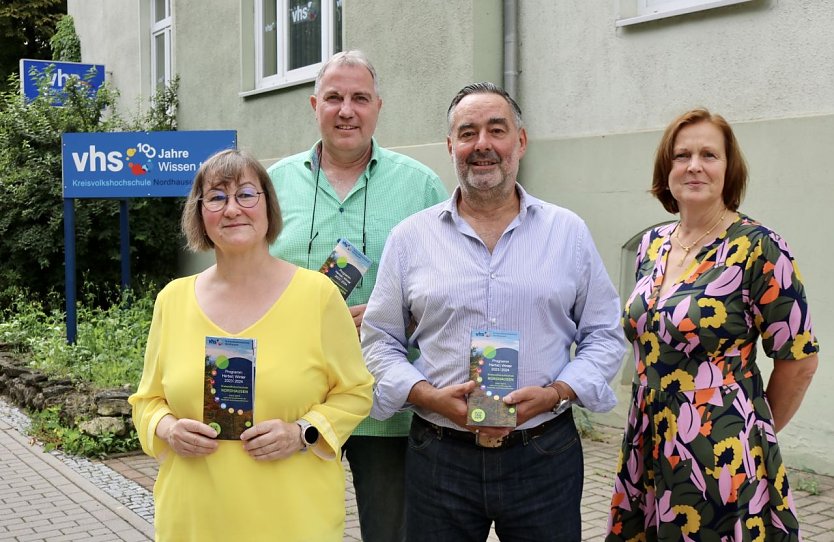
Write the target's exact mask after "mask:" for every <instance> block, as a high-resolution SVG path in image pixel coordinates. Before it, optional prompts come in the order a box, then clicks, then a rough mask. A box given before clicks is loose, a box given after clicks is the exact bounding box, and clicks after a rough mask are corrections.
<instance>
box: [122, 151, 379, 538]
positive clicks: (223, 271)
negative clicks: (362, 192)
mask: <svg viewBox="0 0 834 542" xmlns="http://www.w3.org/2000/svg"><path fill="white" fill-rule="evenodd" d="M182 225H183V231H184V233H185V236H186V239H187V242H188V246H189V248H190V249H191V250H193V251H200V250H211V249H214V251H215V255H216V261H217V263H216V265H214V266H212V267H210V268H208V269H206V270H205V271H203V272H202V273H199V274H197V275H194V276H189V277H184V278H180V279H177V280H174V281H172V282H171V283H170V284H168V285H167V286H166V287H165V288H164V289H163V290H162V291H161V292H160V293H159V296H158V297H157V300H156V305H155V307H154V315H153V322H152V323H151V329H150V334H149V336H148V344H147V350H146V352H145V366H144V372H143V374H142V380H141V382H140V383H139V388H138V390H137V391H136V393H135V394H133V395H132V396H131V398H130V403H131V404H132V405H133V420H134V423H135V425H136V428H137V431H138V432H139V440H140V441H141V443H142V448H143V449H144V451H145V453H147V454H148V455H151V456H153V457H156V458H157V459H158V460H159V461H160V470H159V475H158V478H157V481H156V485H155V486H154V502H155V510H156V519H155V528H156V539H157V540H160V541H169V540H176V541H200V542H206V541H213V540H218V541H220V540H223V541H229V540H246V541H248V542H256V541H260V540H270V541H273V540H282V541H289V542H292V541H302V540H304V541H316V542H323V541H334V542H337V541H338V542H340V541H341V540H342V537H343V531H344V517H345V510H344V492H345V489H344V473H343V471H342V466H341V463H340V461H338V457H339V454H338V451H339V450H340V448H341V445H342V443H343V442H344V441H345V439H346V438H347V437H348V436H349V435H350V433H351V431H352V430H353V428H354V427H355V426H356V425H357V424H359V422H360V421H361V420H362V419H364V418H365V417H366V416H367V415H368V413H369V411H370V407H371V385H372V381H373V379H372V377H371V375H370V374H369V373H368V371H367V369H366V368H365V364H364V362H363V360H362V355H361V352H360V349H359V344H358V342H357V341H356V329H355V327H354V325H353V321H352V320H351V317H350V313H349V312H348V309H347V306H346V305H345V302H344V301H343V300H342V297H341V295H340V294H339V292H338V290H337V289H336V287H335V286H334V285H333V284H332V283H331V282H330V281H329V279H327V278H326V277H325V276H324V275H322V274H320V273H316V272H313V271H308V270H305V269H301V268H298V267H296V266H295V265H292V264H290V263H287V262H285V261H283V260H279V259H276V258H274V257H272V256H270V254H269V250H268V247H269V245H270V244H271V243H272V242H274V241H275V239H276V238H277V237H278V234H279V233H280V231H281V225H282V223H281V211H280V208H279V206H278V201H277V198H276V196H275V191H274V189H273V187H272V183H271V182H270V179H269V176H268V175H267V173H266V171H265V170H264V168H263V167H262V166H261V165H260V163H258V161H257V160H255V159H254V158H252V157H251V156H249V155H247V154H245V153H242V152H240V151H236V150H227V151H222V152H220V153H218V154H216V155H214V156H213V157H211V158H210V159H209V160H207V161H206V162H205V163H204V164H203V165H202V166H201V168H200V170H199V171H198V172H197V175H196V177H195V179H194V184H193V186H192V188H191V193H190V194H189V196H188V200H187V202H186V204H185V209H184V211H183V217H182ZM214 336H217V337H235V338H247V339H255V341H256V378H255V389H254V425H253V426H252V427H250V428H249V429H247V430H246V431H244V432H243V433H242V434H241V436H240V440H219V439H216V438H215V437H216V436H217V433H216V432H215V430H214V429H212V428H211V427H209V426H208V425H206V424H204V423H203V421H202V419H203V384H204V362H205V356H206V337H214Z"/></svg>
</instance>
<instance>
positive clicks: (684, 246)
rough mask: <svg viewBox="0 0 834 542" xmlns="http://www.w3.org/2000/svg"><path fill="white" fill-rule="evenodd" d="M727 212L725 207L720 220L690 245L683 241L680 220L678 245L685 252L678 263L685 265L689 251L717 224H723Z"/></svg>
mask: <svg viewBox="0 0 834 542" xmlns="http://www.w3.org/2000/svg"><path fill="white" fill-rule="evenodd" d="M726 214H727V209H724V211H722V212H721V216H720V217H718V220H717V221H716V222H715V224H713V225H712V226H710V228H709V229H708V230H707V231H705V232H704V233H702V234H701V235H700V237H698V238H697V239H695V240H694V241H692V243H691V244H690V245H689V246H686V245H684V244H683V242H682V241H681V229H680V227H681V223H680V222H678V227H677V228H675V240H676V241H677V242H678V246H679V247H681V248H682V249H683V252H684V254H683V256H681V261H680V263H678V265H683V262H684V260H686V257H687V256H689V251H690V250H692V249H693V248H694V247H695V245H697V244H698V242H699V241H700V240H701V239H703V238H704V237H706V236H707V235H709V234H710V232H711V231H712V230H714V229H715V227H716V226H718V225H719V224H721V222H723V221H724V216H726Z"/></svg>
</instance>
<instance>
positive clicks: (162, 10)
mask: <svg viewBox="0 0 834 542" xmlns="http://www.w3.org/2000/svg"><path fill="white" fill-rule="evenodd" d="M153 6H154V10H153V22H155V23H158V22H159V21H161V20H162V19H164V18H165V17H167V16H168V10H167V9H166V8H167V7H168V0H154V3H153Z"/></svg>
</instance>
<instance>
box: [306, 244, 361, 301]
mask: <svg viewBox="0 0 834 542" xmlns="http://www.w3.org/2000/svg"><path fill="white" fill-rule="evenodd" d="M372 263H373V262H372V261H371V259H370V258H368V257H367V256H365V254H363V253H362V251H361V250H359V249H358V248H356V246H355V245H354V244H353V243H351V242H350V241H348V240H347V239H344V238H342V239H339V240H338V242H336V246H335V247H334V248H333V252H331V253H330V256H328V257H327V259H326V260H324V264H322V266H321V269H319V271H321V272H322V273H324V274H325V275H327V276H328V277H329V278H330V280H332V281H333V284H335V285H336V286H337V287H338V288H339V291H340V292H341V293H342V297H343V298H344V299H347V298H348V296H349V295H350V293H351V292H352V291H353V289H354V288H356V285H357V284H359V282H360V281H361V280H362V277H363V276H364V275H365V273H366V272H367V271H368V269H369V268H370V267H371V264H372Z"/></svg>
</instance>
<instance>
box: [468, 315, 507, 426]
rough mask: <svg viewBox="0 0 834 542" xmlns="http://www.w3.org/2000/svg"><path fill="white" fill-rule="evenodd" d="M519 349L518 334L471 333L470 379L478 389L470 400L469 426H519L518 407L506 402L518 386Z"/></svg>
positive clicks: (471, 394)
mask: <svg viewBox="0 0 834 542" xmlns="http://www.w3.org/2000/svg"><path fill="white" fill-rule="evenodd" d="M518 347H519V337H518V332H515V331H499V330H475V331H472V343H471V348H470V351H469V352H470V354H469V376H470V378H471V379H472V380H474V381H475V382H477V383H478V387H477V388H475V390H474V391H473V392H472V393H470V394H469V397H468V398H467V407H468V412H467V423H468V424H469V425H480V426H489V427H515V426H516V421H517V420H516V408H515V406H513V405H507V404H505V403H504V401H503V399H504V397H506V396H507V394H509V393H510V392H512V391H514V390H515V389H516V388H517V387H518Z"/></svg>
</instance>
